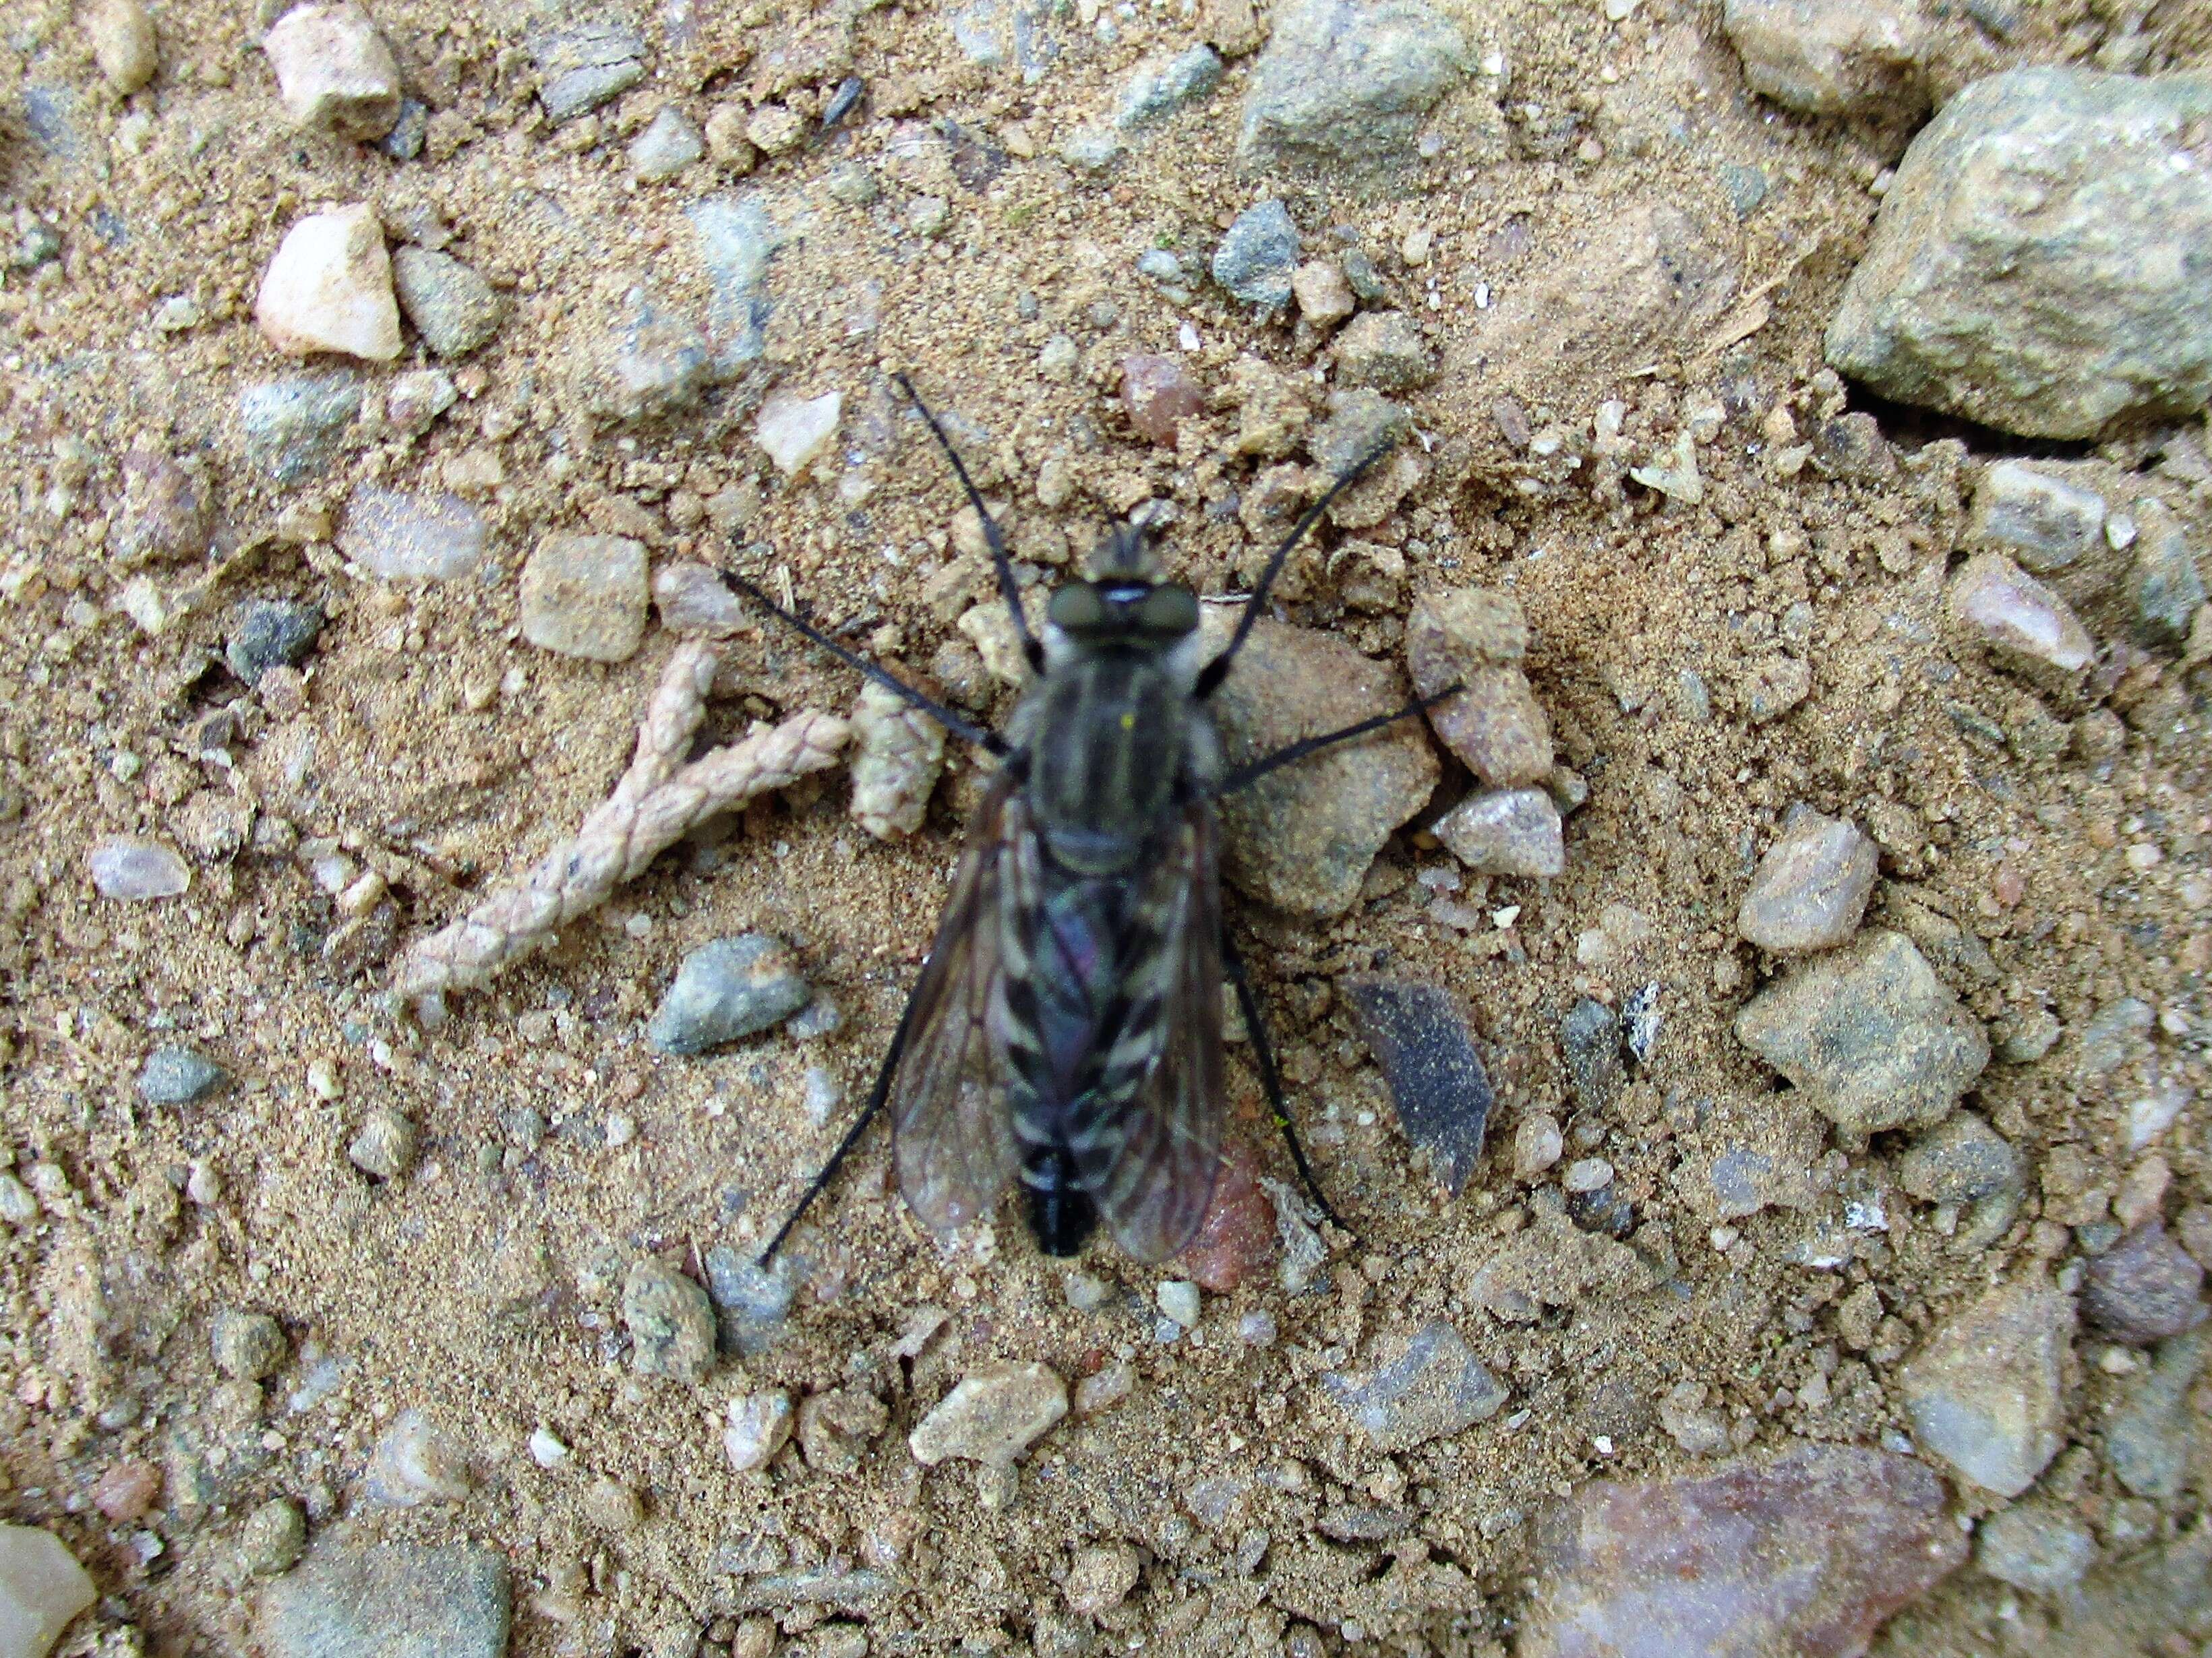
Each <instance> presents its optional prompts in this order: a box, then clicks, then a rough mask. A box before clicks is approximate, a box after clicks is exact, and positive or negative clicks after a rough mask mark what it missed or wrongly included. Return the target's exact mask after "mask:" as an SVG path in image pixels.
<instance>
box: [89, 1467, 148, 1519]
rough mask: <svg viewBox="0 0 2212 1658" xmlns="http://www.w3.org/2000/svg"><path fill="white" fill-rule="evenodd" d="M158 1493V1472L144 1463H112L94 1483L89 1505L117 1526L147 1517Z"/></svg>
mask: <svg viewBox="0 0 2212 1658" xmlns="http://www.w3.org/2000/svg"><path fill="white" fill-rule="evenodd" d="M160 1495H161V1471H160V1470H159V1469H158V1468H155V1467H153V1466H151V1465H150V1464H149V1463H144V1462H111V1463H110V1464H108V1466H107V1468H106V1472H104V1473H102V1474H101V1475H100V1478H99V1479H97V1480H96V1481H94V1484H93V1487H92V1506H93V1507H94V1508H95V1509H99V1510H100V1512H101V1513H102V1514H104V1515H106V1516H107V1517H108V1518H109V1519H110V1520H112V1521H114V1522H115V1523H116V1524H117V1525H118V1526H127V1525H130V1524H131V1522H132V1521H138V1520H143V1519H144V1518H145V1517H146V1515H147V1512H148V1510H149V1509H152V1508H153V1506H154V1499H155V1497H159V1496H160Z"/></svg>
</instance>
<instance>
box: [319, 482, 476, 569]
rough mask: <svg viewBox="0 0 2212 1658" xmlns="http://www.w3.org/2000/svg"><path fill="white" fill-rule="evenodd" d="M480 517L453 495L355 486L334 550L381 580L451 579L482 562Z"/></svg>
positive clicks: (372, 486) (457, 496) (473, 508)
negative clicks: (336, 549)
mask: <svg viewBox="0 0 2212 1658" xmlns="http://www.w3.org/2000/svg"><path fill="white" fill-rule="evenodd" d="M484 538H485V531H484V521H483V517H482V516H481V515H480V514H479V513H477V509H476V508H475V507H471V506H470V505H469V504H468V502H466V501H463V500H462V499H461V498H460V497H459V495H410V494H407V493H404V492H402V491H400V490H397V489H380V488H378V487H377V486H376V485H374V484H373V483H364V484H362V485H360V486H358V487H357V488H356V489H355V490H354V492H353V495H352V497H351V499H349V501H347V502H346V515H345V523H344V525H343V526H342V527H341V528H340V529H339V531H338V550H339V551H340V552H342V553H343V554H344V555H345V556H347V557H348V558H350V559H352V560H354V561H355V562H356V563H358V564H360V565H362V567H364V568H366V569H368V571H369V572H370V574H374V575H378V576H381V577H383V578H384V579H385V580H387V581H406V580H419V579H427V580H432V581H455V580H459V579H460V578H461V577H463V576H466V575H473V574H475V573H476V570H477V566H478V565H480V564H482V563H483V556H484Z"/></svg>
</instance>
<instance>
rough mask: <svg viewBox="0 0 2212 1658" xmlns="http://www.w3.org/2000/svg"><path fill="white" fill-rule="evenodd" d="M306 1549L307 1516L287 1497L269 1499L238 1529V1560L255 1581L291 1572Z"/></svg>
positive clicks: (247, 1517)
mask: <svg viewBox="0 0 2212 1658" xmlns="http://www.w3.org/2000/svg"><path fill="white" fill-rule="evenodd" d="M306 1550H307V1515H304V1514H302V1513H301V1512H300V1505H299V1504H298V1503H295V1502H293V1501H292V1500H291V1499H290V1498H289V1497H270V1499H269V1501H267V1502H266V1503H262V1504H261V1505H260V1507H258V1508H257V1509H254V1510H253V1512H252V1513H251V1514H249V1515H246V1523H245V1524H244V1525H242V1526H240V1527H239V1528H238V1553H239V1558H240V1560H241V1561H243V1562H244V1563H245V1565H246V1570H248V1571H250V1572H252V1574H253V1575H254V1576H257V1577H275V1576H278V1575H279V1574H280V1573H283V1572H287V1571H289V1570H291V1569H292V1567H293V1566H294V1564H295V1563H297V1561H298V1560H299V1558H300V1556H301V1554H302V1553H303V1552H306Z"/></svg>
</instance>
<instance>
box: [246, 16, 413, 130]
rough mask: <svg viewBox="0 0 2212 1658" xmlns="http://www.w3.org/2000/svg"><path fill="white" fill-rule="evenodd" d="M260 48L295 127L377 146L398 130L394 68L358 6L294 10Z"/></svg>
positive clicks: (263, 39) (272, 29) (388, 49)
mask: <svg viewBox="0 0 2212 1658" xmlns="http://www.w3.org/2000/svg"><path fill="white" fill-rule="evenodd" d="M261 49H262V51H263V52H266V53H267V54H268V55H269V67H270V69H272V70H275V71H276V91H277V95H278V96H279V97H281V98H282V99H283V100H284V112H285V113H286V114H287V115H289V116H290V117H291V118H292V124H293V125H295V126H297V127H301V128H305V129H308V130H311V131H320V132H327V133H330V134H331V135H332V136H333V137H339V138H359V139H377V138H381V137H385V135H386V134H387V133H389V132H390V131H392V127H393V126H394V125H395V124H397V123H398V119H399V111H400V104H401V99H400V85H399V64H398V60H397V59H396V58H393V57H392V48H391V47H390V46H387V45H386V44H385V40H384V37H383V36H382V35H380V34H379V33H377V32H376V25H375V24H374V23H373V22H371V21H369V18H368V13H366V12H364V11H363V10H362V9H361V8H360V7H359V6H356V5H353V4H351V3H340V4H337V5H306V6H295V7H293V8H292V9H291V10H289V11H288V12H286V13H285V14H284V15H283V16H282V17H280V18H278V19H277V20H276V22H275V23H274V24H272V25H271V26H270V30H269V33H266V34H264V35H263V36H262V37H261Z"/></svg>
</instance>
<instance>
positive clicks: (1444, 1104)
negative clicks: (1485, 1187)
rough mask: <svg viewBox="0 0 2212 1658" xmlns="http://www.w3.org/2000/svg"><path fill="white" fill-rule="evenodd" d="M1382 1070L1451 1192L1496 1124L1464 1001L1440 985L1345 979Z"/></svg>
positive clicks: (1409, 1129)
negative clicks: (1464, 1009)
mask: <svg viewBox="0 0 2212 1658" xmlns="http://www.w3.org/2000/svg"><path fill="white" fill-rule="evenodd" d="M1338 988H1339V989H1340V990H1341V991H1342V992H1343V993H1344V995H1345V997H1346V999H1347V1000H1349V1001H1350V1002H1351V1004H1352V1012H1353V1014H1354V1016H1355V1017H1357V1018H1358V1021H1359V1034H1360V1035H1361V1036H1362V1037H1363V1038H1364V1039H1365V1041H1366V1043H1367V1046H1368V1048H1369V1049H1370V1051H1371V1052H1372V1053H1373V1054H1374V1055H1375V1062H1376V1064H1377V1065H1379V1066H1382V1067H1383V1080H1384V1081H1385V1082H1387V1083H1388V1084H1389V1087H1390V1099H1391V1102H1392V1103H1393V1104H1395V1106H1396V1107H1397V1108H1398V1121H1400V1122H1401V1123H1403V1124H1404V1125H1405V1128H1406V1133H1407V1138H1408V1139H1411V1140H1412V1141H1413V1144H1414V1145H1418V1146H1420V1147H1421V1148H1423V1149H1424V1150H1425V1151H1427V1152H1428V1154H1429V1160H1430V1166H1431V1168H1432V1169H1434V1170H1435V1172H1436V1176H1437V1181H1439V1182H1440V1183H1441V1184H1442V1185H1443V1188H1444V1189H1445V1190H1446V1191H1448V1192H1449V1193H1451V1194H1452V1195H1453V1196H1455V1197H1456V1196H1458V1195H1459V1193H1460V1189H1461V1188H1462V1187H1464V1186H1465V1185H1466V1184H1467V1178H1468V1175H1471V1174H1473V1173H1474V1164H1475V1160H1476V1159H1477V1158H1479V1157H1481V1155H1482V1137H1483V1132H1484V1130H1485V1129H1486V1127H1488V1126H1489V1122H1490V1106H1491V1101H1492V1094H1491V1090H1490V1077H1489V1073H1488V1072H1486V1071H1484V1070H1483V1068H1482V1056H1481V1055H1480V1054H1478V1053H1477V1052H1476V1051H1475V1047H1474V1026H1473V1025H1472V1024H1471V1023H1469V1022H1468V1017H1467V1014H1466V1012H1465V1011H1463V1010H1462V1007H1461V1005H1460V1003H1459V999H1458V998H1456V997H1455V996H1454V995H1452V994H1451V993H1450V992H1449V991H1447V990H1445V989H1444V988H1443V987H1442V986H1439V985H1431V984H1422V983H1420V982H1419V981H1414V980H1410V979H1388V978H1381V977H1376V976H1371V975H1360V976H1358V977H1354V978H1347V979H1344V980H1342V981H1339V984H1338Z"/></svg>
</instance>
